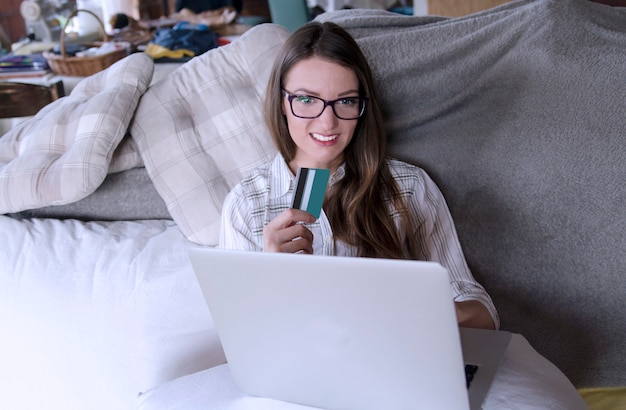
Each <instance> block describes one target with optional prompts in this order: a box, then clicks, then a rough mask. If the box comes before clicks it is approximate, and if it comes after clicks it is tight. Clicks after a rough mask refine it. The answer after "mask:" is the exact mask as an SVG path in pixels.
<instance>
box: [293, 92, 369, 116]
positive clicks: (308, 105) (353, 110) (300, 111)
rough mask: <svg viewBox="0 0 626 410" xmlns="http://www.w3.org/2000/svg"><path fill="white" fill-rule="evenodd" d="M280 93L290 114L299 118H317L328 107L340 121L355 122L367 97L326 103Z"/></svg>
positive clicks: (320, 99) (310, 96)
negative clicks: (287, 104)
mask: <svg viewBox="0 0 626 410" xmlns="http://www.w3.org/2000/svg"><path fill="white" fill-rule="evenodd" d="M282 91H283V94H284V95H285V97H287V100H289V106H290V107H291V113H292V114H293V115H295V116H296V117H299V118H307V119H311V118H317V117H319V116H320V115H322V113H323V112H324V110H325V109H326V107H328V106H330V107H331V108H332V109H333V113H334V114H335V116H336V117H337V118H339V119H342V120H356V119H358V118H361V116H362V115H363V113H365V103H366V102H367V97H343V98H338V99H336V100H332V101H328V100H324V99H322V98H318V97H313V96H312V95H306V94H291V93H289V92H288V91H286V90H282Z"/></svg>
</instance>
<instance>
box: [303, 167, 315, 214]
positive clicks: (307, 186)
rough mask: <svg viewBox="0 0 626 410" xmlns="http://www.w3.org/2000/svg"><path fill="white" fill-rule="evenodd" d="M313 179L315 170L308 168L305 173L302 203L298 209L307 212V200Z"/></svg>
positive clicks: (309, 196) (309, 197)
mask: <svg viewBox="0 0 626 410" xmlns="http://www.w3.org/2000/svg"><path fill="white" fill-rule="evenodd" d="M314 181H315V170H313V169H309V170H308V172H307V174H306V184H305V186H304V194H303V195H302V203H301V204H300V209H302V210H305V211H307V212H309V200H310V199H311V190H312V189H313V182H314Z"/></svg>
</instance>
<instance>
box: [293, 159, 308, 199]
mask: <svg viewBox="0 0 626 410" xmlns="http://www.w3.org/2000/svg"><path fill="white" fill-rule="evenodd" d="M308 170H309V169H308V168H299V169H298V173H297V175H296V182H297V184H298V185H297V186H296V192H295V193H294V196H293V203H292V204H291V207H292V208H296V209H300V204H301V203H302V194H303V193H304V186H305V184H306V178H302V177H301V174H304V175H305V176H306V174H307V172H308Z"/></svg>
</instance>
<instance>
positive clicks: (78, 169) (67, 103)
mask: <svg viewBox="0 0 626 410" xmlns="http://www.w3.org/2000/svg"><path fill="white" fill-rule="evenodd" d="M153 69H154V63H153V62H152V59H151V58H150V57H148V56H147V55H144V54H133V55H131V56H129V57H126V58H124V59H122V60H120V61H118V62H117V63H115V64H114V65H112V66H111V67H109V68H107V69H106V70H104V71H101V72H100V73H98V74H95V75H93V76H91V77H87V78H85V79H84V80H82V81H81V82H80V83H78V85H77V86H76V87H75V88H74V90H73V91H72V93H71V94H70V95H69V96H67V97H64V98H61V99H59V100H56V101H54V102H52V103H51V104H49V105H47V106H46V107H44V108H43V109H42V110H41V111H40V112H39V113H38V114H37V115H36V116H35V117H33V118H32V119H30V120H28V121H26V122H24V123H22V124H20V125H19V126H17V127H15V128H14V129H12V130H11V131H9V132H8V133H7V134H5V135H4V136H2V138H0V192H2V193H3V194H2V195H0V213H8V212H19V211H23V210H26V209H33V208H40V207H43V206H47V205H61V204H67V203H70V202H74V201H78V200H79V199H82V198H84V197H86V196H87V195H89V194H91V193H92V192H93V191H95V190H96V188H98V186H100V184H101V183H102V181H103V180H104V178H105V177H106V176H107V173H108V171H109V162H110V161H111V157H112V155H113V152H114V150H115V148H116V147H117V146H118V144H119V143H120V141H121V140H122V138H123V137H124V134H125V133H126V130H127V128H128V124H129V123H130V119H131V118H132V114H133V112H134V110H135V108H136V106H137V103H138V101H139V97H140V96H141V95H142V94H143V93H144V91H145V90H146V89H147V88H148V85H149V84H150V81H151V79H152V72H153ZM118 166H120V167H122V168H124V167H126V168H128V167H131V165H130V164H124V165H122V164H120V165H118Z"/></svg>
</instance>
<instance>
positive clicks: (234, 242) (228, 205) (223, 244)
mask: <svg viewBox="0 0 626 410" xmlns="http://www.w3.org/2000/svg"><path fill="white" fill-rule="evenodd" d="M248 208H249V203H248V202H247V201H246V200H245V197H244V196H243V195H242V194H241V193H240V192H239V191H238V190H237V187H236V188H235V189H233V190H232V191H231V192H230V193H229V194H228V195H227V196H226V199H225V200H224V204H223V206H222V220H221V226H220V239H219V245H218V246H219V247H220V248H222V249H233V250H241V251H262V250H263V249H262V247H260V246H259V244H257V243H256V242H255V241H254V240H253V238H252V232H251V229H250V221H248V220H247V218H248V217H249V215H250V214H251V210H250V209H248Z"/></svg>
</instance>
